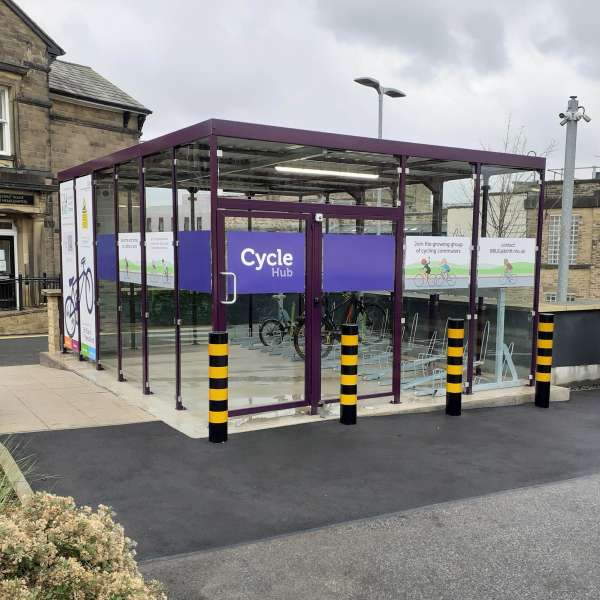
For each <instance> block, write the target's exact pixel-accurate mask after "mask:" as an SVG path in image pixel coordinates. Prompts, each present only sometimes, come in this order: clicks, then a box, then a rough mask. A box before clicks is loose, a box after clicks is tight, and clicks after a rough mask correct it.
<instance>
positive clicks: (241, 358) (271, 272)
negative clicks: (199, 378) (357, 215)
mask: <svg viewBox="0 0 600 600" xmlns="http://www.w3.org/2000/svg"><path fill="white" fill-rule="evenodd" d="M310 224H311V221H310V217H309V216H308V215H305V214H288V213H272V212H266V211H260V212H259V211H242V210H227V209H221V210H219V229H220V231H219V233H220V234H221V236H222V239H224V245H225V256H224V268H223V270H222V271H221V277H222V278H223V279H222V281H224V288H225V290H224V296H225V297H224V298H220V299H219V301H220V303H221V304H222V306H223V307H224V310H225V321H226V323H227V331H228V333H229V345H230V347H229V411H230V414H232V415H236V414H238V415H239V414H248V413H254V412H262V411H264V410H283V409H293V408H295V407H299V406H304V405H307V404H308V403H309V397H310V394H311V392H310V390H309V386H308V383H307V382H308V381H309V378H308V376H307V374H308V371H309V361H308V360H307V358H308V355H309V354H310V353H309V352H307V343H306V342H307V340H308V339H310V337H309V336H308V337H307V335H306V330H307V329H308V325H307V318H310V317H311V316H312V308H311V306H309V307H308V309H309V310H308V313H309V314H308V315H307V310H306V309H307V306H306V300H305V299H306V297H311V294H310V293H309V288H310V286H311V283H310V281H309V278H308V277H307V272H308V264H309V259H310V256H309V255H310V252H309V251H308V248H309V247H310V244H309V243H308V238H309V237H310V231H308V230H309V229H310ZM307 229H308V230H307Z"/></svg>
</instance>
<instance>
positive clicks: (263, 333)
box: [258, 294, 293, 347]
mask: <svg viewBox="0 0 600 600" xmlns="http://www.w3.org/2000/svg"><path fill="white" fill-rule="evenodd" d="M273 298H275V299H276V300H277V317H276V318H269V319H265V320H264V321H263V322H262V323H261V324H260V327H259V329H258V337H259V338H260V341H261V342H262V343H263V345H264V346H267V347H269V346H273V345H277V346H278V345H279V344H281V343H283V338H284V337H285V336H286V335H291V328H292V327H293V323H292V320H291V319H290V315H289V313H288V312H287V310H285V308H284V306H283V301H284V299H285V295H284V294H274V295H273Z"/></svg>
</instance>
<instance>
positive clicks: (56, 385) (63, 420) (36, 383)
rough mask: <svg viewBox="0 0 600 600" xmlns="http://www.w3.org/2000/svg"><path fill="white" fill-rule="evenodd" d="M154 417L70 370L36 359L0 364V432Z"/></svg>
mask: <svg viewBox="0 0 600 600" xmlns="http://www.w3.org/2000/svg"><path fill="white" fill-rule="evenodd" d="M154 420H155V418H154V417H153V416H152V415H150V414H149V413H147V412H145V411H144V410H141V409H140V408H138V407H136V406H132V405H130V404H128V403H127V402H126V401H125V400H123V399H122V398H119V397H118V396H115V395H114V394H112V393H111V392H108V391H107V390H105V389H103V388H101V387H98V386H96V385H94V384H93V383H91V382H89V381H87V380H85V379H83V378H81V377H79V376H78V375H76V374H75V373H70V372H68V371H61V370H58V369H49V368H47V367H42V366H40V365H39V364H38V365H21V366H9V367H0V434H13V433H19V432H28V431H45V430H55V429H60V430H62V429H69V428H79V427H98V426H100V425H118V424H123V423H138V422H147V421H154Z"/></svg>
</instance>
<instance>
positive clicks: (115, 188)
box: [112, 165, 125, 381]
mask: <svg viewBox="0 0 600 600" xmlns="http://www.w3.org/2000/svg"><path fill="white" fill-rule="evenodd" d="M112 173H113V200H114V206H115V285H116V291H117V378H118V380H119V381H125V377H124V376H123V330H122V322H121V320H122V315H123V304H122V301H121V276H120V274H119V228H120V226H121V225H120V219H119V174H118V173H117V165H113V171H112Z"/></svg>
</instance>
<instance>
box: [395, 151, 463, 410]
mask: <svg viewBox="0 0 600 600" xmlns="http://www.w3.org/2000/svg"><path fill="white" fill-rule="evenodd" d="M408 167H409V170H410V171H409V175H408V178H407V185H406V223H405V229H406V232H405V233H406V239H405V244H406V250H405V260H404V262H405V264H404V275H405V278H404V306H403V315H404V320H405V322H404V327H403V332H402V363H401V369H402V387H401V391H402V396H403V398H405V399H410V397H411V395H427V394H428V395H432V394H443V393H445V392H444V388H445V378H446V374H445V362H446V348H447V323H448V319H449V318H460V319H465V358H464V372H463V381H466V364H467V358H466V356H467V342H466V336H467V327H466V325H467V322H466V315H467V312H468V307H469V275H470V263H471V228H472V217H473V177H472V167H471V165H470V164H468V163H464V162H460V161H439V160H432V159H427V158H419V157H410V158H409V159H408Z"/></svg>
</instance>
